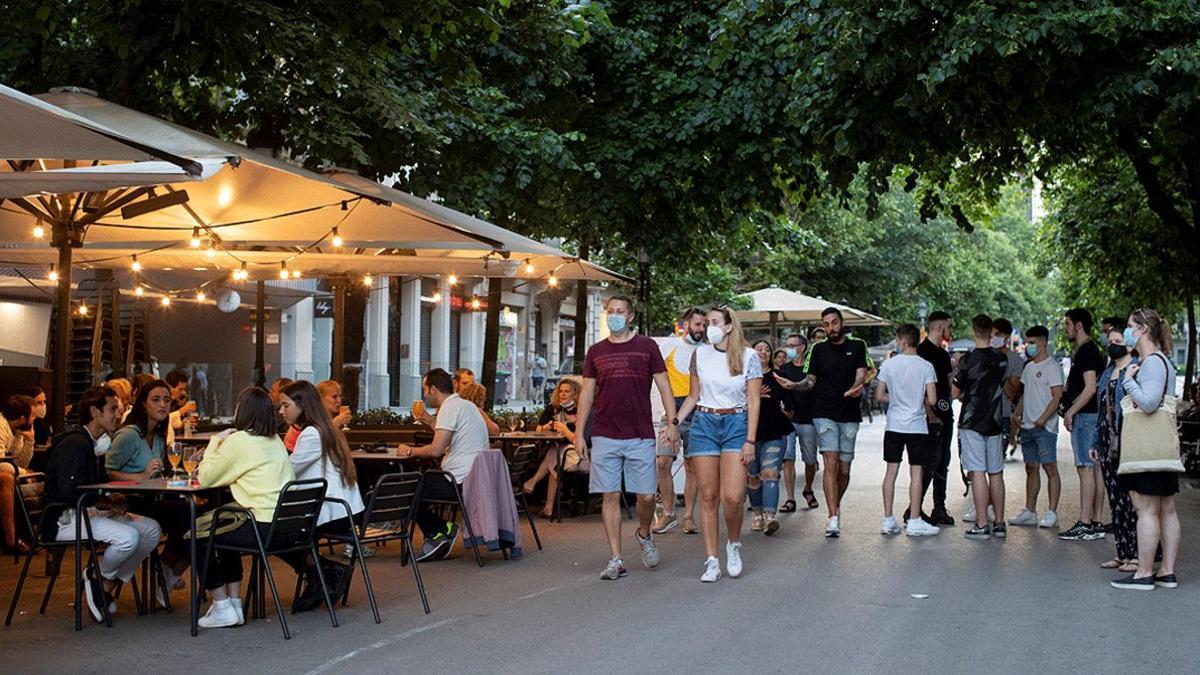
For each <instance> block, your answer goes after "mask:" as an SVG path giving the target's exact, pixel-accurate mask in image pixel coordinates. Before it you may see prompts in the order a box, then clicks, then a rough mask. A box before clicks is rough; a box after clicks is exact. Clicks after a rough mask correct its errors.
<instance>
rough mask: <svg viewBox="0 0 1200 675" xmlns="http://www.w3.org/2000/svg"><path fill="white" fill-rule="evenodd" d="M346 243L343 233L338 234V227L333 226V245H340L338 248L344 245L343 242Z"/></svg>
mask: <svg viewBox="0 0 1200 675" xmlns="http://www.w3.org/2000/svg"><path fill="white" fill-rule="evenodd" d="M345 243H346V242H345V241H344V240H343V239H342V235H340V234H338V229H337V227H336V226H335V227H334V228H333V245H334V246H336V247H338V248H341V247H342V245H343V244H345Z"/></svg>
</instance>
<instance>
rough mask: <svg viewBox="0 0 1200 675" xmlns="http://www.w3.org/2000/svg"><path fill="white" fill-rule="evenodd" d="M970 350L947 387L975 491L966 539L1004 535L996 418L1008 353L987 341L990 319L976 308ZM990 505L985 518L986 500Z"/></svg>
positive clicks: (999, 413)
mask: <svg viewBox="0 0 1200 675" xmlns="http://www.w3.org/2000/svg"><path fill="white" fill-rule="evenodd" d="M971 333H972V337H974V339H975V350H974V351H972V352H970V353H969V354H967V355H966V356H964V357H962V359H960V360H959V362H958V367H957V368H956V369H955V371H954V378H953V379H952V380H951V381H950V393H951V395H952V396H954V397H955V398H957V399H960V400H961V401H962V409H961V410H960V411H959V418H958V438H959V447H960V448H961V449H962V457H961V459H960V461H961V462H962V465H963V469H964V470H966V471H967V472H968V473H969V474H970V476H971V492H972V493H973V496H974V497H975V525H974V526H973V527H971V528H970V529H969V530H967V532H966V536H967V538H968V539H990V538H991V537H993V536H995V537H997V538H1004V537H1006V536H1007V534H1008V529H1007V527H1006V526H1005V524H1004V447H1003V442H1002V440H1001V434H1000V431H1001V428H1000V418H1001V416H1002V412H1003V410H1002V406H1003V401H1004V376H1005V374H1006V373H1007V372H1008V359H1007V358H1006V357H1005V356H1004V355H1003V354H1001V353H1000V352H999V350H996V349H993V348H992V347H991V340H992V319H991V317H989V316H988V315H986V314H980V315H979V316H976V317H975V318H974V319H972V320H971ZM989 504H990V505H991V506H992V507H993V508H994V509H995V519H996V520H995V522H989V517H988V516H989V514H988V505H989Z"/></svg>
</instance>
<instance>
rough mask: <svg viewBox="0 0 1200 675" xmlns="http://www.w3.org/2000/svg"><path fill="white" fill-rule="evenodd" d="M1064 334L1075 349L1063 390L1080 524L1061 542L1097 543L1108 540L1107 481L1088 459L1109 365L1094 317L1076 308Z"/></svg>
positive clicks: (1063, 535) (1062, 536)
mask: <svg viewBox="0 0 1200 675" xmlns="http://www.w3.org/2000/svg"><path fill="white" fill-rule="evenodd" d="M1063 333H1064V334H1065V335H1066V336H1067V339H1068V340H1070V341H1071V344H1072V345H1073V346H1074V347H1075V353H1074V355H1072V357H1071V371H1070V372H1069V373H1068V374H1067V386H1066V387H1064V388H1063V401H1062V408H1063V409H1064V410H1065V412H1064V413H1063V426H1064V427H1066V428H1067V431H1069V432H1071V448H1072V449H1073V450H1074V451H1075V471H1076V473H1078V474H1079V520H1078V521H1076V522H1075V525H1073V526H1072V527H1071V528H1070V529H1068V530H1065V531H1063V532H1060V533H1059V535H1058V538H1059V539H1065V540H1074V539H1086V540H1095V539H1103V538H1104V526H1103V525H1101V523H1100V514H1101V513H1102V512H1103V511H1104V477H1103V475H1102V474H1101V473H1100V467H1098V466H1096V463H1095V462H1093V461H1092V459H1091V457H1089V456H1088V451H1089V450H1092V449H1094V448H1095V447H1096V435H1097V432H1098V428H1097V426H1096V422H1097V412H1098V410H1099V409H1098V408H1097V407H1096V383H1097V382H1098V381H1099V379H1100V373H1102V372H1104V368H1105V366H1106V365H1107V363H1106V361H1105V358H1104V355H1103V354H1101V353H1100V347H1098V346H1097V345H1096V342H1095V341H1094V340H1092V335H1091V333H1092V313H1091V312H1089V311H1088V310H1086V309H1082V308H1075V309H1072V310H1070V311H1069V312H1067V315H1066V317H1065V318H1064V320H1063Z"/></svg>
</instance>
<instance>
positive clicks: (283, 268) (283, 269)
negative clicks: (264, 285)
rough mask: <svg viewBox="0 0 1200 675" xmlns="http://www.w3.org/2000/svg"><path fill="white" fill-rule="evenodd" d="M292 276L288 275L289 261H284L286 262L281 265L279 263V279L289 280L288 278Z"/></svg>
mask: <svg viewBox="0 0 1200 675" xmlns="http://www.w3.org/2000/svg"><path fill="white" fill-rule="evenodd" d="M290 276H291V275H290V274H288V268H287V261H286V260H284V261H282V262H280V263H279V278H280V279H287V278H288V277H290Z"/></svg>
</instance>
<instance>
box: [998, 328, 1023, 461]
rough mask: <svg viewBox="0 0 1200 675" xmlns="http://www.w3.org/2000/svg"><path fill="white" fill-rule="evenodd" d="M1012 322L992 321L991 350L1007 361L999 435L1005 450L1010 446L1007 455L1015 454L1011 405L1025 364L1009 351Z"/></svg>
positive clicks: (1015, 396) (1014, 400) (1017, 391)
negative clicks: (996, 351)
mask: <svg viewBox="0 0 1200 675" xmlns="http://www.w3.org/2000/svg"><path fill="white" fill-rule="evenodd" d="M1012 331H1013V325H1012V322H1011V321H1009V320H1008V319H1006V318H1004V317H1002V316H998V317H996V318H995V319H994V320H993V321H992V342H991V346H992V349H995V350H998V351H999V352H1000V353H1001V354H1003V355H1004V358H1005V359H1006V360H1007V361H1008V370H1007V371H1005V373H1004V400H1003V401H1001V402H1000V415H1001V418H1000V433H1001V435H1002V437H1003V443H1004V447H1005V448H1009V447H1010V446H1011V448H1012V449H1011V450H1009V454H1012V453H1015V452H1016V438H1014V437H1013V436H1014V434H1013V432H1012V413H1013V404H1014V403H1015V402H1016V400H1017V398H1018V397H1020V395H1021V371H1022V370H1024V368H1025V362H1024V361H1022V360H1021V357H1020V356H1019V355H1017V353H1016V352H1014V351H1013V350H1011V349H1009V343H1011V342H1012Z"/></svg>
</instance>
